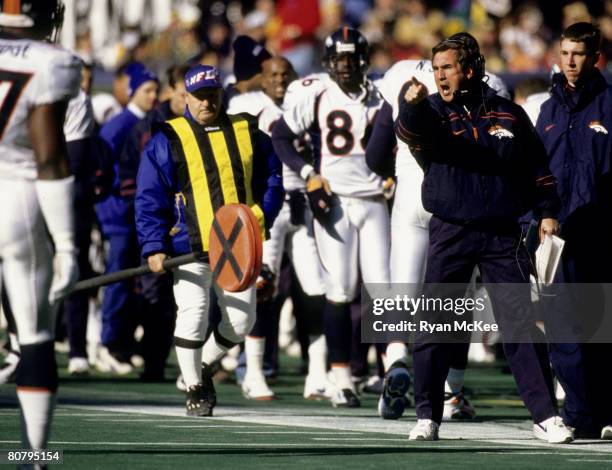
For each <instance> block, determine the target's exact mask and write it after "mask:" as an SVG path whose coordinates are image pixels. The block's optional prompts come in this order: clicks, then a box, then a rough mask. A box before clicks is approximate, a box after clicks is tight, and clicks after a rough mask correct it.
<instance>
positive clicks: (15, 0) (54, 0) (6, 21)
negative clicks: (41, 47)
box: [0, 0, 64, 42]
mask: <svg viewBox="0 0 612 470" xmlns="http://www.w3.org/2000/svg"><path fill="white" fill-rule="evenodd" d="M63 20H64V4H63V3H62V2H61V1H60V0H0V29H5V28H18V29H27V30H29V31H31V32H32V35H33V36H35V38H36V39H47V40H50V41H53V42H55V40H56V38H57V35H58V33H59V30H60V28H61V26H62V22H63Z"/></svg>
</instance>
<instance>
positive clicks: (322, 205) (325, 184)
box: [306, 173, 332, 212]
mask: <svg viewBox="0 0 612 470" xmlns="http://www.w3.org/2000/svg"><path fill="white" fill-rule="evenodd" d="M306 191H307V192H308V199H309V200H310V203H311V205H313V206H315V207H317V208H318V209H320V210H322V211H323V212H328V211H329V209H330V203H331V196H332V192H331V188H330V187H329V181H327V179H326V178H323V177H322V176H321V175H319V174H318V173H313V174H312V175H311V176H309V177H308V180H307V181H306Z"/></svg>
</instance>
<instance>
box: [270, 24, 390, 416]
mask: <svg viewBox="0 0 612 470" xmlns="http://www.w3.org/2000/svg"><path fill="white" fill-rule="evenodd" d="M368 52H369V51H368V43H367V41H366V39H365V38H364V37H363V36H362V35H361V33H359V32H358V31H357V30H354V29H350V28H347V27H343V28H340V29H338V30H337V31H335V32H334V33H333V34H332V35H331V36H329V37H328V38H327V39H326V40H325V55H324V66H325V67H326V69H327V71H328V73H329V77H330V78H329V79H326V80H322V83H317V84H316V85H315V82H314V81H313V82H312V83H311V88H310V89H308V87H306V89H305V90H304V91H302V92H301V93H302V94H301V96H299V97H298V98H297V100H296V102H295V103H293V105H292V106H291V108H290V109H288V110H287V111H285V113H284V114H283V117H282V119H280V120H279V121H278V122H277V124H276V125H275V126H274V129H273V131H272V139H273V143H274V147H275V150H276V152H277V154H278V156H279V158H280V159H281V160H282V161H283V162H284V163H285V164H286V165H287V166H288V167H289V168H291V169H292V170H293V171H295V172H296V173H298V174H299V175H300V177H301V178H302V179H303V180H304V181H306V188H307V195H308V198H309V200H310V204H311V207H312V209H313V214H314V217H315V223H314V233H315V240H316V245H317V250H318V253H319V257H320V259H321V263H322V265H323V268H324V270H325V283H326V286H325V296H326V303H325V309H324V331H325V336H326V340H327V348H328V356H329V361H330V363H331V366H332V377H333V381H334V383H335V386H336V388H337V391H336V393H334V396H333V397H332V403H333V404H334V406H346V407H357V406H360V402H359V399H358V398H357V395H356V392H355V388H354V385H353V383H352V381H351V373H350V367H349V360H350V347H351V317H350V309H349V308H350V303H351V301H352V300H353V299H354V298H355V297H356V294H357V281H358V273H359V269H361V275H362V278H363V281H364V282H365V283H378V284H385V285H386V284H388V282H389V213H388V209H387V203H386V200H385V198H384V196H383V190H384V188H383V180H382V179H381V178H380V177H379V176H377V175H376V174H375V173H374V172H372V171H371V170H370V169H369V168H368V166H367V165H366V161H365V145H366V142H365V136H366V135H367V133H368V131H369V128H371V126H372V123H373V121H374V119H375V116H376V113H377V112H378V109H379V108H380V106H381V104H382V98H381V96H380V94H379V93H378V90H377V89H376V87H375V86H374V85H373V83H372V82H371V81H369V80H367V79H366V76H365V73H366V70H367V68H368V65H369V58H368ZM311 90H312V91H311ZM313 129H314V130H315V132H320V138H321V158H320V163H319V165H318V166H316V168H315V166H313V165H312V164H310V163H308V162H306V161H305V160H304V159H303V158H302V157H300V155H299V154H298V152H297V151H296V150H295V148H294V147H293V145H292V143H293V141H294V140H295V138H296V137H297V136H299V135H301V134H303V133H304V132H307V131H312V130H313Z"/></svg>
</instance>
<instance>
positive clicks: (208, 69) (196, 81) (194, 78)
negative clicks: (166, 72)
mask: <svg viewBox="0 0 612 470" xmlns="http://www.w3.org/2000/svg"><path fill="white" fill-rule="evenodd" d="M219 88H222V84H221V76H220V74H219V70H218V69H217V68H216V67H213V66H212V65H202V64H197V65H194V66H193V67H191V68H190V69H189V70H188V71H187V74H186V75H185V89H186V90H187V93H191V94H192V95H196V97H197V95H199V94H201V93H205V92H211V91H213V90H217V89H219ZM198 92H199V93H198Z"/></svg>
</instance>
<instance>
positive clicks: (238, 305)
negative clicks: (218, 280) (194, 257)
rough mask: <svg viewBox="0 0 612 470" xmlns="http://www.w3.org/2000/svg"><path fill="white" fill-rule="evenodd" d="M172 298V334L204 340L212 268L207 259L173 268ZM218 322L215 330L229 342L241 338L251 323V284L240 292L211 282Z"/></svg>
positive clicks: (253, 320)
mask: <svg viewBox="0 0 612 470" xmlns="http://www.w3.org/2000/svg"><path fill="white" fill-rule="evenodd" d="M173 274H174V298H175V301H176V305H177V312H176V327H175V329H174V336H176V337H177V338H182V339H187V340H191V341H204V338H205V335H206V329H207V328H208V310H209V308H210V296H209V292H210V287H211V283H212V272H211V270H210V265H209V264H207V263H189V264H186V265H184V266H180V267H179V268H176V269H175V270H174V272H173ZM214 289H215V292H216V294H217V298H218V302H219V307H220V309H221V323H220V324H219V333H220V334H221V336H222V337H223V338H225V339H227V340H229V341H231V342H233V343H240V342H242V341H244V337H245V336H246V335H247V334H248V333H249V332H250V331H251V329H252V328H253V324H254V323H255V306H256V302H255V287H250V288H248V289H247V290H245V291H243V292H235V293H233V292H227V291H224V290H223V289H220V288H219V287H217V286H216V285H215V287H214Z"/></svg>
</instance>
